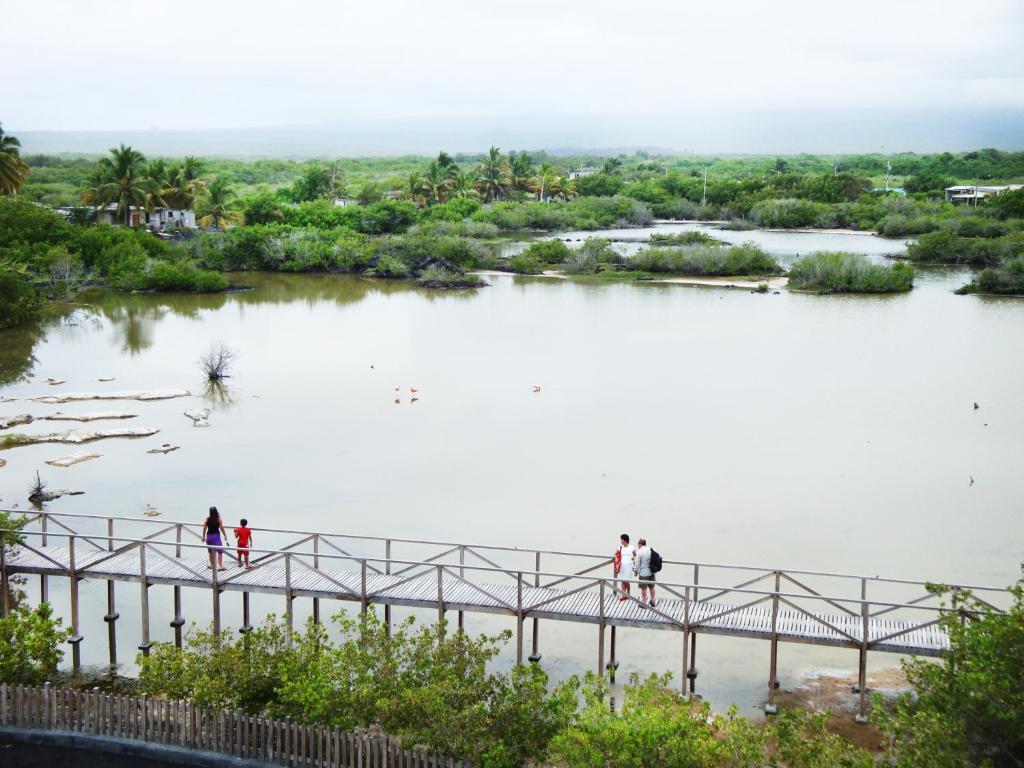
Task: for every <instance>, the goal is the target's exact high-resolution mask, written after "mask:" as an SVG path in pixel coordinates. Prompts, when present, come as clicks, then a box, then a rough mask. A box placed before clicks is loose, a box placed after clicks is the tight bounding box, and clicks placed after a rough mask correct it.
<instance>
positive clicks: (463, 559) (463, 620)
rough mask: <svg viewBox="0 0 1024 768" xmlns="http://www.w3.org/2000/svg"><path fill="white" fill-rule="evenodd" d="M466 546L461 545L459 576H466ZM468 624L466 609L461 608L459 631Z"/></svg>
mask: <svg viewBox="0 0 1024 768" xmlns="http://www.w3.org/2000/svg"><path fill="white" fill-rule="evenodd" d="M465 565H466V547H465V545H462V544H460V545H459V578H462V579H464V578H466V569H465V567H464V566H465ZM465 626H466V617H465V615H464V611H462V610H461V609H460V610H459V631H460V632H462V631H463V629H464V628H465Z"/></svg>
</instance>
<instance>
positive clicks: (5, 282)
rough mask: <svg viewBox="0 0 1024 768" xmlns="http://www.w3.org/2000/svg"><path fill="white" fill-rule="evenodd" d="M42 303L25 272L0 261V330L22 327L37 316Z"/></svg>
mask: <svg viewBox="0 0 1024 768" xmlns="http://www.w3.org/2000/svg"><path fill="white" fill-rule="evenodd" d="M41 304H42V302H41V300H40V298H39V294H38V293H37V292H36V289H35V288H34V287H33V285H32V279H31V277H30V276H29V275H28V273H27V272H25V270H24V269H20V268H18V267H15V266H13V265H11V264H5V263H4V262H2V261H0V328H11V327H13V326H16V325H22V324H24V323H27V322H29V321H30V320H33V319H35V318H36V317H38V316H39V308H40V306H41Z"/></svg>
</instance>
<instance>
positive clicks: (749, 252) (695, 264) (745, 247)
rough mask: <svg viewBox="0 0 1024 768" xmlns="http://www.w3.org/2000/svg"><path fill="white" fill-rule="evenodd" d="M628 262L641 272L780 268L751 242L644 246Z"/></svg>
mask: <svg viewBox="0 0 1024 768" xmlns="http://www.w3.org/2000/svg"><path fill="white" fill-rule="evenodd" d="M630 265H631V266H632V268H634V269H639V270H642V271H644V272H654V273H659V272H660V273H669V274H676V275H690V276H722V277H726V276H736V275H774V274H779V273H781V272H782V268H781V267H780V266H779V263H778V261H777V260H776V259H775V257H774V256H772V255H771V254H769V253H767V252H765V251H764V250H763V249H762V248H761V247H760V246H758V245H755V244H754V243H744V244H742V245H733V246H728V247H725V246H717V245H715V246H709V245H697V246H689V247H685V248H647V249H645V250H642V251H640V252H639V253H637V254H636V255H635V256H633V258H632V259H630Z"/></svg>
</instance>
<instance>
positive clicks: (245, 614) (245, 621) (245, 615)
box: [238, 592, 252, 634]
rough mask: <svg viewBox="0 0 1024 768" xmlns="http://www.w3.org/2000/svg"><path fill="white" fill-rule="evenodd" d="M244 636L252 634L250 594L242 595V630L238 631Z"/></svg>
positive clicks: (244, 593)
mask: <svg viewBox="0 0 1024 768" xmlns="http://www.w3.org/2000/svg"><path fill="white" fill-rule="evenodd" d="M238 631H239V632H241V633H242V634H245V633H246V632H252V624H250V623H249V593H248V592H243V593H242V628H241V629H240V630H238Z"/></svg>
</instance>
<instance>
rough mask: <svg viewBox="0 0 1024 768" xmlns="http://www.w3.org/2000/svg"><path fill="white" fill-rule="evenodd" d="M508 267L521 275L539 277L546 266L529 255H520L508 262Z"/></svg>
mask: <svg viewBox="0 0 1024 768" xmlns="http://www.w3.org/2000/svg"><path fill="white" fill-rule="evenodd" d="M508 267H509V269H511V270H512V271H513V272H515V273H517V274H520V275H539V274H540V273H541V272H543V271H544V265H543V264H541V263H540V262H539V261H537V259H535V258H534V257H533V256H531V255H530V254H528V253H518V254H516V255H515V256H513V257H512V258H511V259H509V260H508Z"/></svg>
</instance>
